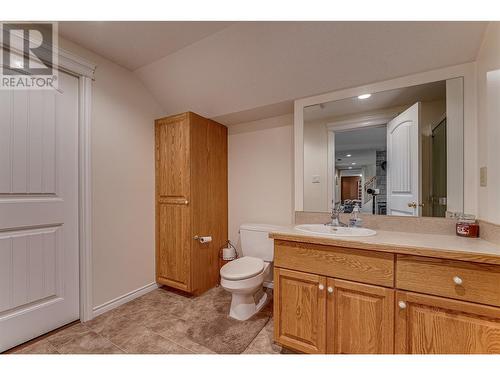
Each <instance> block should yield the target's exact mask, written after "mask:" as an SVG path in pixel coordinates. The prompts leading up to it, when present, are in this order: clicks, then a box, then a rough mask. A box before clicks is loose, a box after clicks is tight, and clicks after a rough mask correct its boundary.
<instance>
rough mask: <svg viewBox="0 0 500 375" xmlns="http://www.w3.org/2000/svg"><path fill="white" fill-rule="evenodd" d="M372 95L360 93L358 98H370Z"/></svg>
mask: <svg viewBox="0 0 500 375" xmlns="http://www.w3.org/2000/svg"><path fill="white" fill-rule="evenodd" d="M370 96H372V94H363V95H359V96H358V99H368V98H369V97H370Z"/></svg>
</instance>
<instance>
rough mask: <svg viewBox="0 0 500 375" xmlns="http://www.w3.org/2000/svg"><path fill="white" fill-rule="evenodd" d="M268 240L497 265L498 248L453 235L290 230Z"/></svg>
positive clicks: (291, 228) (498, 261) (487, 243)
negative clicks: (334, 234)
mask: <svg viewBox="0 0 500 375" xmlns="http://www.w3.org/2000/svg"><path fill="white" fill-rule="evenodd" d="M269 236H270V237H271V238H273V239H275V240H285V241H294V242H305V243H313V244H318V245H328V246H338V247H350V248H354V249H363V250H376V251H383V252H391V253H398V254H408V255H420V256H430V257H439V258H445V259H455V260H463V261H473V262H481V263H489V264H500V245H496V244H493V243H491V242H488V241H485V240H483V239H480V238H464V237H458V236H456V235H440V234H422V233H406V232H393V231H382V230H380V231H377V234H376V235H374V236H369V237H332V236H328V235H320V234H309V233H306V232H302V231H298V230H296V229H294V227H293V226H290V227H283V229H280V230H279V231H274V232H272V233H270V234H269Z"/></svg>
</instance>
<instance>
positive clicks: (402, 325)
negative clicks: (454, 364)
mask: <svg viewBox="0 0 500 375" xmlns="http://www.w3.org/2000/svg"><path fill="white" fill-rule="evenodd" d="M396 301H397V303H396V336H395V341H396V346H395V348H396V352H397V353H399V354H493V353H496V354H498V353H500V309H499V308H495V307H490V306H484V305H478V304H474V303H468V302H461V301H455V300H451V299H447V298H441V297H431V296H427V295H423V294H417V293H407V292H397V294H396ZM400 305H401V306H400Z"/></svg>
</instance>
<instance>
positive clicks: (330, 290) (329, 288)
mask: <svg viewBox="0 0 500 375" xmlns="http://www.w3.org/2000/svg"><path fill="white" fill-rule="evenodd" d="M327 291H328V293H330V294H332V293H333V287H331V286H329V287H328V289H327Z"/></svg>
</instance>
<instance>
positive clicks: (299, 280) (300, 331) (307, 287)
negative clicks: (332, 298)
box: [274, 268, 326, 353]
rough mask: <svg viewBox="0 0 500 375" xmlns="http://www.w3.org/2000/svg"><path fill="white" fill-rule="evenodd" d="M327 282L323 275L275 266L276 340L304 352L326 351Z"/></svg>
mask: <svg viewBox="0 0 500 375" xmlns="http://www.w3.org/2000/svg"><path fill="white" fill-rule="evenodd" d="M325 284H326V278H325V277H322V276H318V275H313V274H308V273H302V272H295V271H289V270H285V269H280V268H276V269H275V288H274V293H275V298H274V299H275V302H274V316H275V326H274V329H275V331H274V336H275V339H276V341H278V342H279V343H281V344H282V345H284V346H286V347H289V348H292V349H296V350H299V351H302V352H305V353H325V346H326V345H325V336H326V323H325V315H326V285H325ZM321 286H322V287H321Z"/></svg>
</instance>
